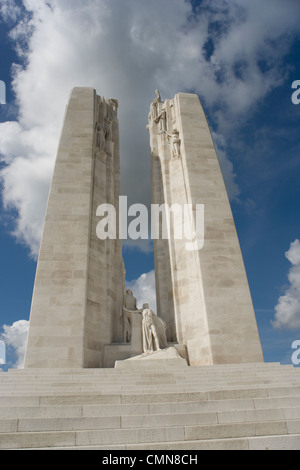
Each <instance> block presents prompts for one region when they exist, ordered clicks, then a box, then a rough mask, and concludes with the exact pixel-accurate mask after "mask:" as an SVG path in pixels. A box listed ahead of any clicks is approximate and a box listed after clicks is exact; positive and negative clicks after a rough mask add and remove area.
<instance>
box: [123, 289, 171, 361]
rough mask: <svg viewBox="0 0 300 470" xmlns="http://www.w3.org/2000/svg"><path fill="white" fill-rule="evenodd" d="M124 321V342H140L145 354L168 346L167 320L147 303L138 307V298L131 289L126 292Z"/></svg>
mask: <svg viewBox="0 0 300 470" xmlns="http://www.w3.org/2000/svg"><path fill="white" fill-rule="evenodd" d="M122 323H123V335H124V342H125V343H131V344H134V345H137V344H140V345H141V346H140V347H141V353H142V354H143V355H148V354H152V353H153V352H155V351H161V350H162V349H164V348H166V347H167V345H168V343H167V336H166V324H165V322H164V321H163V320H162V319H161V318H159V317H158V316H157V315H155V313H154V312H153V311H152V310H151V309H150V308H149V304H147V303H146V304H143V308H141V309H138V308H137V305H136V298H135V297H134V295H133V293H132V291H131V290H130V289H127V290H126V291H125V292H124V297H123V309H122Z"/></svg>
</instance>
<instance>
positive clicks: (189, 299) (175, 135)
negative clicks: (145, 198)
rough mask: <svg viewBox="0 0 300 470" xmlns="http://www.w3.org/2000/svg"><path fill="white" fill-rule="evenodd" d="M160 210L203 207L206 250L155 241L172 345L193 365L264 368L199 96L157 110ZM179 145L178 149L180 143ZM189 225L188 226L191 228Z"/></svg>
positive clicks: (161, 309) (154, 151)
mask: <svg viewBox="0 0 300 470" xmlns="http://www.w3.org/2000/svg"><path fill="white" fill-rule="evenodd" d="M148 127H149V131H150V145H151V162H152V194H153V197H152V201H153V203H154V204H159V205H161V204H167V205H168V206H169V207H171V206H172V205H174V204H180V205H183V204H192V206H193V213H192V215H191V216H190V219H189V220H188V223H187V224H186V225H187V226H188V228H189V229H190V233H193V232H194V231H195V228H196V219H195V210H194V209H195V208H196V205H197V204H199V205H200V204H203V205H204V246H203V247H202V248H201V249H200V250H195V251H188V250H187V249H186V239H175V237H172V234H173V230H175V229H176V225H178V223H180V221H179V222H178V218H177V219H176V218H175V222H174V223H173V221H172V218H171V224H170V225H171V229H170V233H171V236H170V237H169V239H166V240H162V239H158V240H154V254H155V276H156V287H157V303H158V305H157V308H158V314H159V315H160V316H161V317H162V318H163V319H164V321H165V322H166V323H167V333H168V340H169V341H177V342H178V343H183V344H184V345H186V346H187V349H188V355H189V360H190V364H191V365H209V364H220V363H229V364H230V363H243V362H245V363H247V362H261V361H263V355H262V350H261V345H260V340H259V335H258V330H257V325H256V320H255V314H254V310H253V305H252V299H251V295H250V290H249V286H248V280H247V276H246V272H245V268H244V263H243V258H242V255H241V250H240V245H239V241H238V237H237V233H236V229H235V224H234V220H233V216H232V212H231V208H230V203H229V200H228V196H227V191H226V188H225V184H224V181H223V177H222V173H221V170H220V165H219V162H218V158H217V154H216V151H215V148H214V143H213V140H212V137H211V133H210V130H209V127H208V124H207V121H206V117H205V114H204V111H203V109H202V106H201V104H200V101H199V98H198V96H197V95H193V94H186V93H178V94H177V95H175V97H174V99H173V100H166V101H165V102H161V101H160V99H159V97H158V98H157V99H156V100H154V102H153V103H152V105H151V109H150V114H149V126H148ZM174 139H175V143H174ZM185 223H186V220H185Z"/></svg>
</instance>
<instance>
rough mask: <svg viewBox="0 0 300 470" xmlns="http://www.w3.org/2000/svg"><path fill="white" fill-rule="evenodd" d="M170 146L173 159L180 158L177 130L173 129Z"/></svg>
mask: <svg viewBox="0 0 300 470" xmlns="http://www.w3.org/2000/svg"><path fill="white" fill-rule="evenodd" d="M171 144H172V156H173V158H179V157H180V144H181V141H180V139H179V132H178V131H177V129H174V130H173V132H172V135H171Z"/></svg>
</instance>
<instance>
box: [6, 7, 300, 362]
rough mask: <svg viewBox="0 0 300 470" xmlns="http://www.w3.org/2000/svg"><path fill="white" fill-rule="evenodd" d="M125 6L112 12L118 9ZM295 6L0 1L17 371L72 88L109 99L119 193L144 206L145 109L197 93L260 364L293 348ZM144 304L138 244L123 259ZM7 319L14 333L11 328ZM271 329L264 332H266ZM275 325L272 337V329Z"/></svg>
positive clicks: (299, 335)
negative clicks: (237, 249) (113, 105)
mask: <svg viewBox="0 0 300 470" xmlns="http://www.w3.org/2000/svg"><path fill="white" fill-rule="evenodd" d="M125 3H126V5H125ZM299 17H300V4H299V2H297V1H294V0H285V1H284V2H283V1H282V0H260V1H258V0H232V1H230V2H228V1H226V0H210V1H208V0H203V1H194V2H192V3H191V2H189V1H184V0H164V2H161V1H160V0H147V1H146V0H127V1H126V2H124V0H114V1H111V0H110V1H108V0H97V1H96V0H86V1H83V0H74V1H72V7H70V2H68V1H67V0H51V1H48V2H46V1H44V0H24V1H23V0H3V1H2V2H1V6H0V80H3V81H4V82H5V83H6V87H7V99H6V101H7V104H6V105H0V106H1V107H0V159H1V162H0V172H1V206H0V247H1V248H0V278H1V282H0V286H1V290H0V296H1V303H0V334H1V333H2V339H4V340H5V341H6V343H7V350H8V353H9V354H8V362H9V365H10V366H12V365H16V364H17V365H19V364H20V357H21V356H22V354H23V352H24V338H25V339H26V328H27V327H28V319H29V313H30V302H31V295H32V289H33V283H34V275H35V267H36V257H37V253H38V246H39V240H40V235H41V230H42V223H43V217H44V213H45V204H46V200H47V194H48V189H49V184H50V180H51V174H52V169H53V164H54V160H55V153H56V148H57V144H58V139H59V132H60V128H61V124H62V119H63V113H64V107H65V105H66V103H67V100H68V95H69V92H70V90H71V88H72V87H73V86H93V87H94V88H96V89H97V92H98V93H99V94H101V95H104V96H106V97H110V96H113V97H115V98H117V99H118V100H119V103H120V108H119V119H120V134H121V135H120V137H121V171H122V193H123V194H125V195H128V198H129V203H130V202H131V201H132V202H139V203H144V204H147V205H148V204H149V203H150V200H151V194H150V158H149V152H150V151H149V136H148V135H147V131H146V128H145V126H146V123H147V115H148V109H149V104H150V102H151V100H152V99H153V97H154V90H155V89H156V88H158V89H159V90H160V92H161V95H162V98H163V99H166V98H172V97H173V96H174V94H175V93H177V92H179V91H186V92H194V93H197V94H198V95H199V97H200V99H201V102H202V104H203V107H204V109H205V112H206V114H207V118H208V122H209V125H210V127H211V130H212V133H213V137H214V141H215V145H216V148H217V151H218V156H219V160H220V163H221V167H222V170H223V174H224V178H225V181H226V185H227V189H228V193H229V196H230V200H231V206H232V210H233V214H234V219H235V223H236V227H237V232H238V236H239V239H240V244H241V249H242V253H243V256H244V262H245V267H246V271H247V274H248V280H249V285H250V289H251V293H252V298H253V303H254V308H255V312H256V318H257V322H258V326H259V332H260V337H261V342H262V346H263V351H264V356H265V360H266V361H275V362H282V363H291V356H292V353H293V350H292V348H291V344H292V342H293V341H294V340H297V339H300V246H299V245H298V243H297V240H299V239H300V223H299V202H300V185H299V176H300V171H299V170H300V158H299V156H300V138H299V120H300V105H295V104H293V103H292V100H291V97H292V93H293V91H294V90H292V88H291V87H292V83H293V81H294V80H300V34H299V33H300V30H299V25H298V18H299ZM124 261H125V266H126V271H127V282H128V285H130V287H133V289H134V292H135V294H136V296H137V297H138V298H142V297H143V296H145V295H147V296H149V297H151V296H153V289H154V284H153V269H154V261H153V252H152V249H151V243H137V244H136V245H134V246H132V245H130V246H125V247H124ZM20 321H22V322H21V323H20ZM272 322H273V324H272ZM275 326H277V328H276V327H275Z"/></svg>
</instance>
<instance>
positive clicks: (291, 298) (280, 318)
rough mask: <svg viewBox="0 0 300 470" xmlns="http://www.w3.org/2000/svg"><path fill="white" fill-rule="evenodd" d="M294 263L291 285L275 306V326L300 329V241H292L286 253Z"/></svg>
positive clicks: (289, 275)
mask: <svg viewBox="0 0 300 470" xmlns="http://www.w3.org/2000/svg"><path fill="white" fill-rule="evenodd" d="M285 256H286V258H287V259H288V260H289V261H290V263H291V264H292V266H291V268H290V270H289V273H288V280H289V286H288V287H287V288H286V291H285V293H284V295H282V296H280V297H279V299H278V303H277V305H276V307H275V320H274V321H273V322H272V324H273V326H274V328H278V329H279V328H285V329H299V328H300V241H299V240H295V241H294V242H293V243H291V245H290V248H289V250H288V251H287V252H286V253H285Z"/></svg>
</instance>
